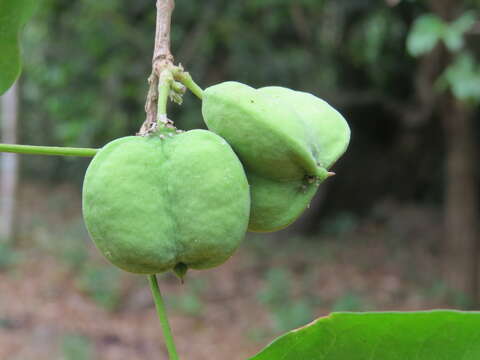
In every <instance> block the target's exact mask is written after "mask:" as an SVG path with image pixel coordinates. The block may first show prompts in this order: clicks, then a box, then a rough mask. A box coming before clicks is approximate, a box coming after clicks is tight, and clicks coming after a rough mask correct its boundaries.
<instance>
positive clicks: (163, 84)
mask: <svg viewBox="0 0 480 360" xmlns="http://www.w3.org/2000/svg"><path fill="white" fill-rule="evenodd" d="M172 81H173V77H172V73H171V71H170V70H169V69H166V70H163V72H162V73H161V74H160V76H159V78H158V102H157V118H158V119H161V118H162V117H166V116H167V103H168V97H169V95H170V89H171V86H172Z"/></svg>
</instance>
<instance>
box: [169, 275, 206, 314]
mask: <svg viewBox="0 0 480 360" xmlns="http://www.w3.org/2000/svg"><path fill="white" fill-rule="evenodd" d="M208 289H209V286H208V284H207V283H206V282H205V281H204V279H202V278H191V279H189V281H188V283H186V284H185V286H184V292H183V293H182V294H180V295H170V296H167V300H166V302H167V304H168V305H169V306H170V307H172V308H173V309H176V310H178V311H180V312H182V313H184V314H186V315H188V316H199V315H201V314H202V312H203V309H204V305H203V303H202V299H201V295H202V294H204V293H207V292H208Z"/></svg>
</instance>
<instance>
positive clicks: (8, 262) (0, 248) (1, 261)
mask: <svg viewBox="0 0 480 360" xmlns="http://www.w3.org/2000/svg"><path fill="white" fill-rule="evenodd" d="M19 260H20V253H19V252H18V251H16V250H15V248H14V247H13V246H12V244H11V243H10V242H8V241H0V271H2V270H6V269H8V268H10V267H11V266H12V265H15V264H16V263H17V262H18V261H19Z"/></svg>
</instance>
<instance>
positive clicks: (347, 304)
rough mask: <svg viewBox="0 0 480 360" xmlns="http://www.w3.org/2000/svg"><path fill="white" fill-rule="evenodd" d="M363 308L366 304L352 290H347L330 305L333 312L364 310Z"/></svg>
mask: <svg viewBox="0 0 480 360" xmlns="http://www.w3.org/2000/svg"><path fill="white" fill-rule="evenodd" d="M365 308H366V306H365V303H364V300H363V299H362V297H361V296H360V295H358V294H356V293H354V292H349V293H346V294H344V295H342V296H340V297H338V298H337V299H336V300H335V302H334V303H333V305H332V311H333V312H340V311H364V310H365Z"/></svg>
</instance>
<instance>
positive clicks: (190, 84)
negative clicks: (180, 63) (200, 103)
mask: <svg viewBox="0 0 480 360" xmlns="http://www.w3.org/2000/svg"><path fill="white" fill-rule="evenodd" d="M174 77H175V80H177V81H180V82H181V83H182V84H183V85H185V86H186V87H187V89H188V90H190V91H191V92H192V93H193V94H194V95H195V96H196V97H198V98H199V99H200V100H202V98H203V90H202V88H201V87H200V86H198V85H197V84H196V83H195V81H193V79H192V77H191V76H190V74H189V73H188V72H185V71H178V72H176V73H175V74H174Z"/></svg>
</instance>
